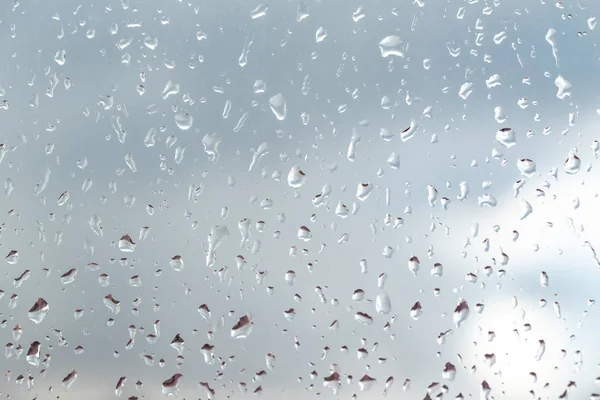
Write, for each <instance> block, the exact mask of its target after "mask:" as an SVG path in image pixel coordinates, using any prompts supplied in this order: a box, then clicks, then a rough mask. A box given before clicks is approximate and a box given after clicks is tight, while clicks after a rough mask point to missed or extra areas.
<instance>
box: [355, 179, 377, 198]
mask: <svg viewBox="0 0 600 400" xmlns="http://www.w3.org/2000/svg"><path fill="white" fill-rule="evenodd" d="M372 191H373V185H372V184H371V183H370V182H369V183H359V184H358V187H357V188H356V198H357V199H358V200H360V201H365V200H366V199H367V198H368V197H369V195H370V194H371V192H372Z"/></svg>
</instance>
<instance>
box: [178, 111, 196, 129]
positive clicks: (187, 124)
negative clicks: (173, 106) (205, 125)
mask: <svg viewBox="0 0 600 400" xmlns="http://www.w3.org/2000/svg"><path fill="white" fill-rule="evenodd" d="M175 123H176V124H177V127H178V128H179V129H181V130H182V131H187V130H188V129H190V128H191V127H192V125H193V124H194V117H192V116H191V115H190V114H188V113H186V112H183V111H182V112H180V113H178V114H176V115H175Z"/></svg>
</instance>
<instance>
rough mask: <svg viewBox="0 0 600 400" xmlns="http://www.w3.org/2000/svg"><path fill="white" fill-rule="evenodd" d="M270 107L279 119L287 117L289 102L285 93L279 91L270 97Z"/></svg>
mask: <svg viewBox="0 0 600 400" xmlns="http://www.w3.org/2000/svg"><path fill="white" fill-rule="evenodd" d="M269 107H270V108H271V111H273V114H275V117H276V118H277V119H278V120H280V121H283V120H284V119H285V117H286V115H287V103H286V102H285V97H283V94H281V93H278V94H276V95H275V96H272V97H271V98H270V99H269Z"/></svg>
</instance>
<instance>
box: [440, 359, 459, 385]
mask: <svg viewBox="0 0 600 400" xmlns="http://www.w3.org/2000/svg"><path fill="white" fill-rule="evenodd" d="M442 377H443V378H444V379H446V380H449V381H453V380H454V378H455V377H456V367H455V366H454V365H453V364H451V363H449V362H447V363H446V365H444V369H443V370H442Z"/></svg>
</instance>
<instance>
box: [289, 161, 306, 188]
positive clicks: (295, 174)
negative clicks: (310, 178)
mask: <svg viewBox="0 0 600 400" xmlns="http://www.w3.org/2000/svg"><path fill="white" fill-rule="evenodd" d="M306 179H307V178H306V175H305V174H304V172H303V171H302V170H301V169H300V167H298V166H293V167H292V168H291V169H290V172H289V173H288V176H287V182H288V185H289V186H290V187H291V188H293V189H298V188H300V187H301V186H302V185H304V184H305V183H306Z"/></svg>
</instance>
